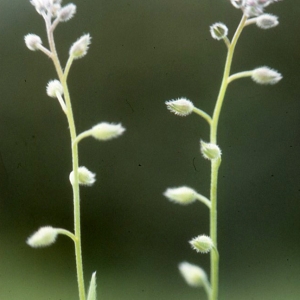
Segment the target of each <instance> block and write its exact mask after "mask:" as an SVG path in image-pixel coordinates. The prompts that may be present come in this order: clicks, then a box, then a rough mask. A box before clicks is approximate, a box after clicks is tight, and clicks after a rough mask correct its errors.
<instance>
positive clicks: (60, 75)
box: [46, 22, 86, 300]
mask: <svg viewBox="0 0 300 300" xmlns="http://www.w3.org/2000/svg"><path fill="white" fill-rule="evenodd" d="M46 25H47V22H46ZM53 29H54V27H52V28H51V27H49V25H48V26H47V32H48V41H49V47H50V50H51V53H52V55H53V56H52V60H53V63H54V66H55V69H56V72H57V75H58V78H59V80H60V83H61V84H62V86H63V91H64V98H65V102H66V107H67V111H66V116H67V120H68V124H69V129H70V135H71V145H72V146H71V151H72V169H73V174H74V182H73V185H72V189H73V206H74V231H75V237H76V240H75V241H74V245H75V257H76V271H77V282H78V292H79V299H80V300H85V299H86V298H85V287H84V277H83V264H82V253H81V252H82V251H81V227H80V194H79V182H78V165H79V163H78V145H77V143H75V144H74V143H73V142H74V140H75V139H76V136H77V135H76V128H75V122H74V117H73V110H72V104H71V99H70V94H69V89H68V85H67V75H68V72H66V74H64V73H63V70H62V67H61V64H60V61H59V58H58V55H57V52H56V48H55V43H54V38H53ZM70 64H71V62H70ZM70 64H69V65H68V70H69V68H70Z"/></svg>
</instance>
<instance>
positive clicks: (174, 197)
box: [164, 186, 197, 205]
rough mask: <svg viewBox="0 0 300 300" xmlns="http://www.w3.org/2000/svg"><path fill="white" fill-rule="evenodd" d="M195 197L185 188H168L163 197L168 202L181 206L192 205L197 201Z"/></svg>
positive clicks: (190, 190)
mask: <svg viewBox="0 0 300 300" xmlns="http://www.w3.org/2000/svg"><path fill="white" fill-rule="evenodd" d="M196 195H197V193H196V192H195V191H194V190H193V189H191V188H189V187H187V186H182V187H178V188H169V189H167V190H166V191H165V192H164V196H165V197H167V198H168V199H169V200H170V201H172V202H175V203H178V204H182V205H187V204H190V203H193V202H194V201H195V200H196V199H197V198H196Z"/></svg>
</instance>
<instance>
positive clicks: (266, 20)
mask: <svg viewBox="0 0 300 300" xmlns="http://www.w3.org/2000/svg"><path fill="white" fill-rule="evenodd" d="M278 24H279V22H278V17H277V16H274V15H271V14H262V15H260V16H259V17H257V18H256V25H257V26H258V27H259V28H262V29H269V28H273V27H275V26H277V25H278Z"/></svg>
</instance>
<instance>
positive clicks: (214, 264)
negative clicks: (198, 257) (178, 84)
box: [209, 15, 247, 300]
mask: <svg viewBox="0 0 300 300" xmlns="http://www.w3.org/2000/svg"><path fill="white" fill-rule="evenodd" d="M246 21H247V17H246V16H245V15H244V16H243V17H242V19H241V21H240V24H239V26H238V28H237V30H236V32H235V34H234V36H233V38H232V41H231V43H230V46H229V47H228V52H227V58H226V63H225V68H224V73H223V79H222V83H221V87H220V91H219V95H218V99H217V102H216V106H215V109H214V113H213V117H212V122H211V125H210V142H211V143H213V144H217V129H218V122H219V117H220V112H221V108H222V104H223V100H224V97H225V93H226V90H227V86H228V78H229V74H230V69H231V63H232V58H233V54H234V49H235V46H236V43H237V41H238V38H239V36H240V34H241V32H242V30H243V28H244V26H245V23H246ZM220 164H221V159H217V160H212V162H211V183H210V201H211V209H210V237H211V239H212V241H213V243H214V246H215V247H216V249H217V186H218V171H219V167H220ZM210 261H211V274H210V282H211V294H210V298H209V299H210V300H217V299H218V287H219V255H218V252H217V251H211V253H210Z"/></svg>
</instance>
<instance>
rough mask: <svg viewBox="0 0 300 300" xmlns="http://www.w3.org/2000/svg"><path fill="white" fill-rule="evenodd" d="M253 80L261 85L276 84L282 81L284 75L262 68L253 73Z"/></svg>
mask: <svg viewBox="0 0 300 300" xmlns="http://www.w3.org/2000/svg"><path fill="white" fill-rule="evenodd" d="M251 77H252V79H253V80H254V81H255V82H256V83H259V84H275V83H277V82H278V81H280V80H281V79H282V75H281V74H280V73H279V72H277V71H276V70H273V69H271V68H269V67H260V68H257V69H254V70H253V71H252V76H251Z"/></svg>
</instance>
